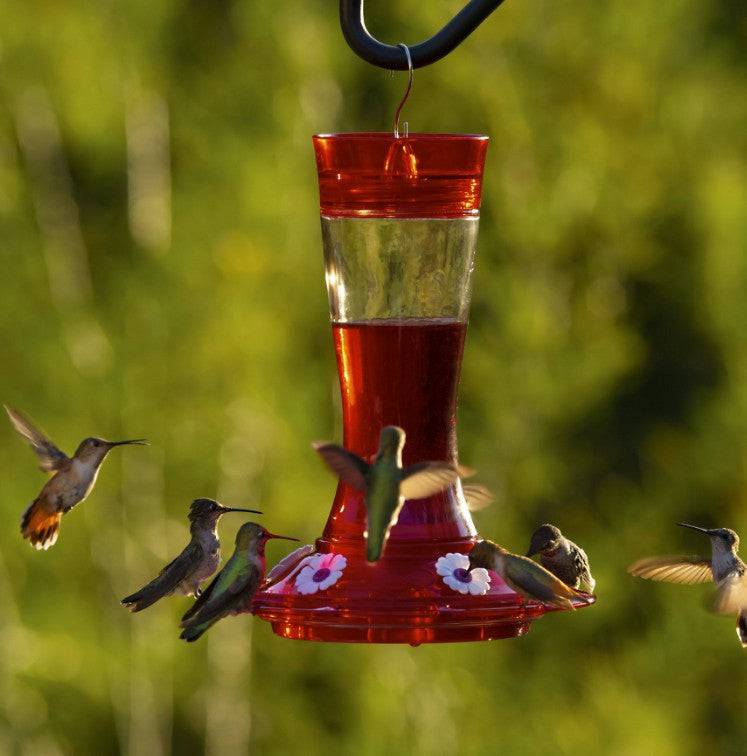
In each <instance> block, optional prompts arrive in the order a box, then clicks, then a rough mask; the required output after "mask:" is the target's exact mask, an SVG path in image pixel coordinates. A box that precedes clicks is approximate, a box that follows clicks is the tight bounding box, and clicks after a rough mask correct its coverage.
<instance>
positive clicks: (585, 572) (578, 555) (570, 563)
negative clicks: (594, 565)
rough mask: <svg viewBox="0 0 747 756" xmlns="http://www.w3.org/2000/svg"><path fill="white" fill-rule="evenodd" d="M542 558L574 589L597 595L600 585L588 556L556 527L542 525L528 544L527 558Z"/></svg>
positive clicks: (556, 575)
mask: <svg viewBox="0 0 747 756" xmlns="http://www.w3.org/2000/svg"><path fill="white" fill-rule="evenodd" d="M535 554H539V556H540V562H541V563H542V566H543V567H544V568H545V569H546V570H549V571H550V572H552V574H553V575H555V577H558V578H560V579H561V580H562V581H563V582H564V583H565V584H566V585H569V586H570V587H571V588H576V589H580V590H582V591H585V592H586V593H594V587H595V586H596V584H597V581H596V580H594V578H593V577H592V574H591V568H590V567H589V558H588V557H587V556H586V552H585V551H584V550H583V549H582V548H580V547H579V546H576V544H575V543H573V541H569V540H568V539H567V538H566V537H565V536H564V535H563V534H562V533H561V532H560V530H559V529H558V528H556V527H555V526H554V525H540V526H539V527H538V528H537V529H536V530H535V531H534V533H532V537H531V539H530V542H529V550H528V551H527V554H526V555H527V556H528V557H531V556H534V555H535Z"/></svg>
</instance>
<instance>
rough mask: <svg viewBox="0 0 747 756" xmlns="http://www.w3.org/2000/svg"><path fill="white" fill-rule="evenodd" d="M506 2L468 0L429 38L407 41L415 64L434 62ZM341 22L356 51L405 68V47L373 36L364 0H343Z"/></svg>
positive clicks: (374, 61) (383, 65)
mask: <svg viewBox="0 0 747 756" xmlns="http://www.w3.org/2000/svg"><path fill="white" fill-rule="evenodd" d="M502 2H503V0H469V2H468V3H467V5H465V6H464V8H462V10H460V11H459V13H457V14H456V16H454V18H452V19H451V21H449V23H448V24H446V26H444V27H443V28H442V29H441V30H440V31H437V32H436V33H435V34H434V35H433V36H432V37H431V38H430V39H426V40H425V41H424V42H419V43H418V44H417V45H408V48H409V50H410V56H411V58H412V67H413V68H422V67H423V66H427V65H430V64H431V63H435V62H436V61H437V60H440V59H441V58H443V57H444V55H448V54H449V53H450V52H451V51H452V50H453V49H454V48H455V47H457V45H459V44H460V43H461V42H463V41H464V40H465V39H466V38H467V37H468V36H469V35H470V34H472V32H473V31H474V30H475V29H476V28H477V27H478V26H479V25H480V24H481V23H482V22H483V21H484V20H485V19H486V18H487V17H488V16H489V15H490V14H491V13H492V12H493V11H494V10H495V9H496V8H497V7H498V6H499V5H500V4H501V3H502ZM340 26H342V33H343V36H344V37H345V41H346V42H347V43H348V45H350V48H351V49H352V50H353V52H354V53H356V54H357V55H359V56H360V57H361V58H363V60H366V61H368V62H369V63H372V64H373V65H374V66H379V68H389V69H394V70H397V71H406V70H407V68H408V65H407V60H406V58H405V56H404V55H403V54H402V48H401V47H399V46H397V45H385V44H384V43H383V42H379V40H378V39H375V38H374V37H372V36H371V33H370V32H369V31H368V29H366V20H365V18H364V16H363V0H340Z"/></svg>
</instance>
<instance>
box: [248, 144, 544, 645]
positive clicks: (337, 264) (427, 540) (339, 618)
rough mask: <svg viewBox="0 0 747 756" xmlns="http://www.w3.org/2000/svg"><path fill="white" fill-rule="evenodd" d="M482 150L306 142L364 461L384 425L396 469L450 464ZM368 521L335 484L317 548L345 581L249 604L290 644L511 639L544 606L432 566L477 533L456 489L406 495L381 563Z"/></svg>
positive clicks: (288, 590)
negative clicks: (368, 542) (400, 440)
mask: <svg viewBox="0 0 747 756" xmlns="http://www.w3.org/2000/svg"><path fill="white" fill-rule="evenodd" d="M487 144H488V140H487V137H484V136H477V135H445V134H443V135H442V134H412V135H409V136H407V137H399V138H395V137H394V136H393V135H392V134H388V133H380V134H379V133H369V134H365V133H364V134H336V135H321V136H316V137H314V149H315V152H316V159H317V167H318V172H319V186H320V205H321V221H322V239H323V246H324V262H325V278H326V284H327V293H328V296H329V305H330V319H331V324H332V335H333V341H334V347H335V354H336V357H337V369H338V374H339V381H340V389H341V395H342V408H343V444H344V446H345V447H346V448H348V449H349V450H351V451H353V452H355V453H356V454H358V455H360V456H361V457H363V458H365V459H367V460H369V461H370V460H372V459H373V457H374V456H375V454H376V451H377V448H378V443H379V433H380V431H381V429H382V427H384V426H385V425H398V426H400V427H401V428H403V429H404V430H405V432H406V434H407V441H406V443H405V446H404V450H403V464H404V465H410V464H413V463H416V462H422V461H426V460H450V461H453V462H456V461H457V459H458V455H457V437H456V414H457V388H458V383H459V373H460V367H461V360H462V351H463V348H464V341H465V335H466V331H467V320H468V315H469V303H470V292H471V279H472V271H473V267H474V255H475V245H476V241H477V227H478V222H479V206H480V194H481V186H482V174H483V164H484V160H485V153H486V150H487ZM468 462H469V461H468V460H467V463H468ZM365 528H366V511H365V504H364V494H363V493H362V492H360V491H357V490H355V489H353V488H352V487H350V486H348V485H346V484H344V483H339V485H338V487H337V492H336V495H335V499H334V502H333V504H332V510H331V512H330V515H329V518H328V520H327V524H326V527H325V529H324V532H323V534H322V536H321V538H319V539H318V540H317V542H316V544H315V548H316V552H317V553H318V554H327V555H335V554H336V555H341V556H343V557H344V560H342V562H341V561H340V560H339V559H338V560H337V561H336V562H335V563H334V564H333V565H332V567H333V568H334V567H335V565H337V566H338V567H339V565H340V564H342V563H343V562H344V568H343V569H342V574H341V575H340V576H339V577H338V579H337V580H336V582H334V583H333V584H332V585H329V586H327V581H326V578H328V576H329V574H330V570H329V569H326V570H324V569H322V570H320V571H317V573H315V577H314V578H313V579H317V577H318V579H319V580H320V582H319V586H323V585H324V586H326V587H324V588H323V589H320V590H317V591H316V592H313V593H308V592H304V591H308V590H309V589H308V588H307V587H305V586H304V580H303V579H302V577H301V570H302V567H301V565H289V566H288V568H287V569H286V570H285V571H281V572H280V573H279V574H277V575H274V576H273V577H272V579H270V580H268V581H267V582H266V583H265V585H264V586H263V587H262V589H261V590H260V591H258V593H257V595H256V597H255V601H254V605H253V611H254V612H255V613H256V614H258V615H259V616H260V617H262V618H264V619H266V620H268V621H269V622H271V623H272V627H273V630H274V631H275V632H276V633H277V634H278V635H282V636H284V637H287V638H298V639H306V640H322V641H353V642H369V643H392V642H393V643H411V644H414V645H418V644H420V643H430V642H439V641H473V640H486V639H491V638H506V637H512V636H516V635H520V634H522V633H524V632H525V631H526V630H527V629H528V627H529V623H530V621H531V620H532V619H534V618H536V617H538V616H539V615H541V614H542V613H543V612H544V611H546V607H544V606H542V605H540V604H526V603H525V602H524V600H523V599H522V598H521V597H519V596H518V595H516V594H515V593H513V592H512V591H511V590H510V589H509V588H508V587H507V586H506V585H505V584H504V583H503V581H502V580H501V578H500V577H499V576H498V575H496V574H494V573H492V572H491V573H490V577H491V582H490V586H489V589H488V590H487V592H486V593H484V594H483V595H471V594H469V593H467V594H462V593H459V592H457V591H455V590H452V588H450V587H449V586H448V585H446V584H445V583H444V582H443V579H442V577H441V576H440V575H438V573H437V572H436V561H437V560H438V558H439V557H442V556H445V555H446V554H449V553H457V554H466V553H468V552H469V550H470V549H471V548H472V545H473V544H474V542H475V540H476V538H477V536H476V530H475V526H474V524H473V522H472V518H471V515H470V513H469V511H468V509H467V506H466V502H465V500H464V496H463V493H462V488H461V483H460V482H457V483H456V484H454V485H453V486H451V487H450V488H448V489H447V490H445V491H443V492H441V493H439V494H437V495H435V496H431V497H429V498H427V499H419V500H410V501H407V502H405V505H404V507H403V508H402V511H401V513H400V515H399V519H398V522H397V524H396V525H395V526H394V527H393V528H392V530H391V533H390V537H389V540H388V542H387V545H386V547H385V550H384V554H383V556H382V558H381V560H380V561H379V562H377V563H375V564H368V563H367V562H366V558H365V537H364V533H365ZM330 558H331V557H330ZM325 564H329V562H325ZM308 572H309V571H308V570H307V573H308ZM307 577H308V575H307ZM313 587H314V586H313V585H312V590H313Z"/></svg>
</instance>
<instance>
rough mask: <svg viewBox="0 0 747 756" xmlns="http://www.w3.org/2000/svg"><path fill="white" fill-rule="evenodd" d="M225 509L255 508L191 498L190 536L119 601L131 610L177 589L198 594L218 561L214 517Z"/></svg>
mask: <svg viewBox="0 0 747 756" xmlns="http://www.w3.org/2000/svg"><path fill="white" fill-rule="evenodd" d="M226 512H251V513H253V514H262V512H259V511H257V510H256V509H236V508H235V507H224V506H223V505H222V504H219V503H218V502H217V501H213V499H195V500H194V501H193V502H192V504H191V505H190V507H189V522H190V525H189V531H190V533H191V534H192V539H191V540H190V542H189V543H188V544H187V546H186V547H185V549H184V551H182V553H181V554H179V556H178V557H177V558H176V559H174V560H173V561H171V562H169V563H168V564H167V565H166V566H165V567H164V568H163V569H162V570H161V571H160V572H159V573H158V577H156V578H155V579H154V580H151V581H150V583H148V584H147V585H146V586H144V587H143V588H141V589H140V590H139V591H136V592H135V593H133V594H132V595H131V596H126V597H125V598H123V599H122V603H123V604H124V605H125V606H126V607H127V608H128V609H129V610H130V611H131V612H139V611H140V610H141V609H146V608H147V607H149V606H150V605H151V604H155V603H156V601H158V600H159V599H161V598H163V597H164V596H170V595H171V594H172V593H174V592H175V591H176V590H177V589H178V590H179V591H181V592H182V593H183V594H185V595H186V596H199V595H200V584H201V583H202V582H203V581H205V580H207V579H208V578H209V577H210V576H211V575H212V574H213V573H214V572H215V571H216V570H217V569H218V564H219V563H220V541H219V540H218V533H217V529H218V520H219V519H220V517H221V515H224V514H226Z"/></svg>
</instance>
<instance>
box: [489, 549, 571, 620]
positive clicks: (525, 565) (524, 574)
mask: <svg viewBox="0 0 747 756" xmlns="http://www.w3.org/2000/svg"><path fill="white" fill-rule="evenodd" d="M503 569H504V573H505V574H504V577H505V578H506V581H507V582H508V583H509V584H510V585H511V586H512V587H516V588H518V589H519V592H521V593H523V594H524V595H526V596H529V597H531V598H535V599H537V600H539V601H541V602H542V603H544V604H550V605H552V606H560V607H564V608H573V605H572V604H571V603H570V599H572V598H575V597H576V596H578V593H577V592H576V591H575V590H574V589H573V588H571V587H570V586H567V585H566V584H565V583H564V582H563V581H562V580H560V579H559V578H557V577H555V575H553V574H552V572H550V571H549V570H546V569H545V568H544V567H543V566H542V565H540V564H537V562H535V561H534V560H532V559H528V558H527V557H523V556H519V555H518V554H506V555H505V557H504V567H503Z"/></svg>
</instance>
